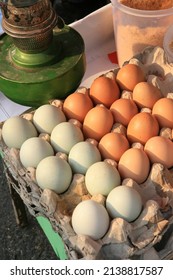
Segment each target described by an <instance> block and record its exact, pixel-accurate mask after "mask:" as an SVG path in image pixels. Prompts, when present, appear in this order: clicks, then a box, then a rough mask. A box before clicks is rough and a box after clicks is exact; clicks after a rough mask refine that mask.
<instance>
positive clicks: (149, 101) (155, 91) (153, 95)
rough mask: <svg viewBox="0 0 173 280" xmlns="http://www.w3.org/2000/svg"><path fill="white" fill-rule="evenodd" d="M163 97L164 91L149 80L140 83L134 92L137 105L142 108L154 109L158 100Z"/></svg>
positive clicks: (133, 95)
mask: <svg viewBox="0 0 173 280" xmlns="http://www.w3.org/2000/svg"><path fill="white" fill-rule="evenodd" d="M161 97H162V93H161V91H160V90H159V88H157V87H155V86H154V85H153V84H150V83H148V82H140V83H138V84H137V85H136V86H135V87H134V89H133V93H132V99H133V100H134V101H135V103H136V104H137V106H138V107H139V108H140V109H141V108H150V109H152V108H153V106H154V104H155V103H156V101H157V100H159V99H160V98H161Z"/></svg>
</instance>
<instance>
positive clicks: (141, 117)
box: [127, 112, 159, 145]
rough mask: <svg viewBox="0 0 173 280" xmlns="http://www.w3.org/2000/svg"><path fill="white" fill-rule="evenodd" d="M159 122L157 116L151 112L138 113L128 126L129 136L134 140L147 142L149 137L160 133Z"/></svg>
mask: <svg viewBox="0 0 173 280" xmlns="http://www.w3.org/2000/svg"><path fill="white" fill-rule="evenodd" d="M158 133H159V124H158V122H157V120H156V118H155V117H154V116H153V115H152V114H150V113H149V112H140V113H138V114H136V115H135V116H134V117H133V118H132V119H131V120H130V122H129V124H128V126H127V138H128V140H129V141H130V142H131V143H133V142H139V143H141V144H143V145H144V144H145V143H146V142H147V141H148V139H150V138H151V137H153V136H156V135H158Z"/></svg>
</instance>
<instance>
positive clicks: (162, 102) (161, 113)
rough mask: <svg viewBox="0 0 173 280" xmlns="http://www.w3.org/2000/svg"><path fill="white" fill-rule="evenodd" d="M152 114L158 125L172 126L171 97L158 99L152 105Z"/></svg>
mask: <svg viewBox="0 0 173 280" xmlns="http://www.w3.org/2000/svg"><path fill="white" fill-rule="evenodd" d="M152 114H153V116H155V117H156V119H157V121H158V123H159V125H160V127H169V128H173V99H171V98H166V97H164V98H161V99H159V100H158V101H157V102H156V103H155V104H154V106H153V110H152Z"/></svg>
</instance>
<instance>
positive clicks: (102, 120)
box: [83, 105, 113, 141]
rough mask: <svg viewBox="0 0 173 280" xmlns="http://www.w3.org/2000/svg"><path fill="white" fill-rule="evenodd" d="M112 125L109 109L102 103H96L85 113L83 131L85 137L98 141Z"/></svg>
mask: <svg viewBox="0 0 173 280" xmlns="http://www.w3.org/2000/svg"><path fill="white" fill-rule="evenodd" d="M112 126H113V116H112V113H111V111H110V110H109V109H108V108H106V107H105V106H104V105H98V106H96V107H94V108H92V109H91V110H90V111H89V112H88V113H87V114H86V116H85V119H84V122H83V133H84V136H85V137H86V138H93V139H95V140H97V141H100V139H101V138H102V137H103V136H104V135H105V134H106V133H108V132H110V130H111V128H112Z"/></svg>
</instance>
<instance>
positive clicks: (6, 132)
mask: <svg viewBox="0 0 173 280" xmlns="http://www.w3.org/2000/svg"><path fill="white" fill-rule="evenodd" d="M37 135H38V133H37V130H36V128H35V126H34V125H33V124H32V122H31V121H29V120H27V119H24V118H22V117H21V116H15V117H11V118H9V119H7V120H6V121H5V122H4V124H3V127H2V137H3V140H4V142H5V144H6V145H7V146H8V147H9V148H16V149H20V147H21V146H22V144H23V142H24V141H25V140H27V139H29V138H31V137H35V136H37Z"/></svg>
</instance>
